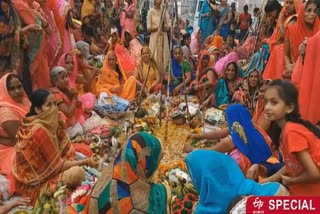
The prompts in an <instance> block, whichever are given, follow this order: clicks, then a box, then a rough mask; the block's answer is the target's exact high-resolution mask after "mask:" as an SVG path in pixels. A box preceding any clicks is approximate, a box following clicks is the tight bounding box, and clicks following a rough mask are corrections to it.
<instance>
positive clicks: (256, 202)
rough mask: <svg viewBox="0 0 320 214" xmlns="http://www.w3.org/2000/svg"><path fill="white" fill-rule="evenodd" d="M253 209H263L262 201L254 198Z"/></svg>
mask: <svg viewBox="0 0 320 214" xmlns="http://www.w3.org/2000/svg"><path fill="white" fill-rule="evenodd" d="M253 207H255V208H257V209H258V210H260V209H261V208H262V207H263V201H261V200H260V199H259V197H256V198H255V200H254V202H253Z"/></svg>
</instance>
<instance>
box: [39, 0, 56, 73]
mask: <svg viewBox="0 0 320 214" xmlns="http://www.w3.org/2000/svg"><path fill="white" fill-rule="evenodd" d="M36 2H37V3H39V6H40V7H38V8H37V10H38V11H39V12H40V13H41V15H43V17H44V18H45V19H46V20H47V21H48V24H49V26H50V32H48V35H47V41H48V43H47V48H46V49H47V57H48V65H49V68H52V67H53V66H55V65H57V63H58V60H59V57H60V55H61V54H62V53H61V51H62V42H61V38H60V33H59V29H58V26H57V23H56V21H55V19H54V16H53V11H52V9H50V8H49V7H48V5H47V2H46V1H43V0H36Z"/></svg>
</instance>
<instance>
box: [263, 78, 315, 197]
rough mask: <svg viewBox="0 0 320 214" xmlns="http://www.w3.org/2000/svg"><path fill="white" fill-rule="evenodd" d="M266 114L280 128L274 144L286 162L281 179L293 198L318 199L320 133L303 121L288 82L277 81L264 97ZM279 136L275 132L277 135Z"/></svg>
mask: <svg viewBox="0 0 320 214" xmlns="http://www.w3.org/2000/svg"><path fill="white" fill-rule="evenodd" d="M264 99H265V107H264V113H265V117H266V119H268V120H270V121H273V122H275V123H276V124H277V126H278V128H280V129H281V131H280V132H277V133H280V134H278V135H277V136H273V141H274V142H280V149H281V150H282V153H283V157H284V161H285V172H286V173H287V174H282V175H281V179H282V182H283V184H284V185H286V186H288V187H289V190H290V194H291V195H299V196H312V195H314V196H316V195H319V192H320V170H319V168H320V139H319V138H320V130H319V129H317V128H316V127H315V126H313V125H312V124H311V123H310V122H309V121H305V120H303V119H302V118H301V116H300V114H299V109H298V92H297V89H296V88H295V86H294V85H292V84H291V83H290V82H289V81H286V80H274V81H272V82H271V83H270V86H269V88H268V89H267V90H266V92H265V95H264ZM274 133H276V132H274Z"/></svg>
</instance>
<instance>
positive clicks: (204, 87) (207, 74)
mask: <svg viewBox="0 0 320 214" xmlns="http://www.w3.org/2000/svg"><path fill="white" fill-rule="evenodd" d="M209 61H210V55H209V53H208V52H207V51H203V52H202V54H201V55H200V58H199V62H198V68H197V73H196V79H195V80H194V81H193V82H191V87H189V88H188V89H187V92H189V93H193V92H195V93H196V94H197V97H198V99H199V100H200V102H203V101H204V100H205V99H206V98H208V97H209V96H210V95H211V94H212V93H213V90H214V88H215V86H216V84H217V81H218V75H217V73H216V72H215V70H214V69H213V68H212V67H211V65H210V62H209Z"/></svg>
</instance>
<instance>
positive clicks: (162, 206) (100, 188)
mask: <svg viewBox="0 0 320 214" xmlns="http://www.w3.org/2000/svg"><path fill="white" fill-rule="evenodd" d="M161 155H162V147H161V144H160V141H159V140H158V139H157V138H155V137H153V136H152V135H150V134H148V133H144V132H139V133H136V134H134V135H132V136H131V137H130V138H129V139H128V142H127V143H126V145H125V146H124V148H123V149H122V150H121V151H120V153H119V154H118V156H117V158H116V159H115V161H114V163H113V164H110V165H109V167H107V168H106V169H105V170H104V171H103V172H102V174H101V176H100V178H99V180H98V182H97V184H96V186H95V187H94V189H93V192H92V196H91V199H90V204H89V210H90V212H89V213H92V214H96V213H100V214H102V213H123V214H125V213H155V214H165V213H168V212H169V209H168V206H167V204H168V201H169V200H170V199H169V196H170V194H169V191H167V189H166V187H165V186H164V185H162V184H156V183H152V182H149V180H150V178H151V177H152V175H153V173H154V172H155V171H156V170H157V168H158V166H159V162H160V159H161Z"/></svg>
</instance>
